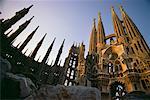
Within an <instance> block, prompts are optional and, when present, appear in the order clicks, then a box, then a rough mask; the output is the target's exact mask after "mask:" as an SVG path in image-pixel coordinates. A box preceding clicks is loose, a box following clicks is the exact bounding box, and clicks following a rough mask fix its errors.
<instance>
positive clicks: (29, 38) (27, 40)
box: [19, 26, 39, 51]
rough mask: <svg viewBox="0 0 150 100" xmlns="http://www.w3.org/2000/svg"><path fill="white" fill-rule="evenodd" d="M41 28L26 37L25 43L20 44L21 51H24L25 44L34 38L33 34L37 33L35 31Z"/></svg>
mask: <svg viewBox="0 0 150 100" xmlns="http://www.w3.org/2000/svg"><path fill="white" fill-rule="evenodd" d="M38 28H39V26H38V27H37V28H36V29H35V30H34V31H33V32H32V33H31V34H30V35H29V36H28V37H27V38H26V40H25V41H24V42H23V44H22V45H21V46H20V48H19V51H22V50H23V49H24V48H25V46H26V45H27V44H28V42H29V41H30V40H31V39H32V37H33V35H34V34H35V32H36V31H37V29H38Z"/></svg>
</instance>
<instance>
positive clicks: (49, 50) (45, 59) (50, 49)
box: [42, 38, 56, 63]
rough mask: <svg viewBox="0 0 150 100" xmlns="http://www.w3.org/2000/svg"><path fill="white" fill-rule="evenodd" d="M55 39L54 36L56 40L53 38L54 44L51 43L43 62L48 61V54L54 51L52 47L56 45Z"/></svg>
mask: <svg viewBox="0 0 150 100" xmlns="http://www.w3.org/2000/svg"><path fill="white" fill-rule="evenodd" d="M55 39H56V38H54V40H53V42H52V44H51V45H50V47H49V48H48V50H47V52H46V55H45V56H44V58H43V60H42V62H43V63H46V61H47V58H48V56H49V54H50V52H51V51H52V48H53V45H54V42H55Z"/></svg>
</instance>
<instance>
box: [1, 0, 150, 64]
mask: <svg viewBox="0 0 150 100" xmlns="http://www.w3.org/2000/svg"><path fill="white" fill-rule="evenodd" d="M31 4H33V5H34V6H33V7H32V8H31V9H30V11H29V13H28V14H27V15H26V16H25V17H24V18H23V19H21V20H20V21H18V22H17V23H16V24H15V25H13V27H12V28H11V29H13V32H14V31H15V30H16V29H17V28H18V25H21V24H22V23H23V22H25V21H26V20H27V19H30V18H31V17H32V16H35V17H34V18H33V20H32V21H31V23H30V24H29V26H28V27H27V28H26V29H25V30H24V31H23V32H22V33H21V34H20V35H19V36H18V37H17V40H16V41H15V43H14V45H15V46H16V45H17V44H18V43H20V42H21V43H23V41H24V40H25V38H26V37H27V36H28V35H29V34H30V33H31V32H32V31H33V30H34V29H35V28H36V27H37V26H38V25H39V26H40V27H39V29H38V30H37V32H36V34H35V35H34V37H33V39H32V40H31V41H30V42H29V44H28V45H27V46H26V48H25V49H24V50H23V52H24V51H25V50H26V49H27V48H28V52H27V54H26V55H28V54H29V53H30V52H31V51H32V50H34V48H35V46H36V44H37V43H38V41H39V40H40V39H41V38H42V37H43V36H44V34H45V33H47V36H46V38H45V40H44V42H43V44H42V46H41V48H40V49H39V51H38V54H37V56H36V58H35V60H37V59H38V57H39V56H41V58H40V60H42V58H43V56H44V55H45V53H46V51H47V49H48V47H49V45H50V44H51V42H52V41H53V39H54V38H55V37H56V41H55V44H54V47H53V50H52V52H51V54H50V56H49V64H50V63H51V61H52V60H55V58H56V55H57V52H58V49H59V47H60V45H61V43H62V41H63V39H64V38H65V39H66V41H65V45H64V49H63V53H62V56H61V59H63V60H62V64H61V65H63V62H64V60H65V58H66V57H67V55H68V52H69V48H70V47H71V45H72V44H73V43H74V42H75V44H76V43H77V44H79V43H81V42H82V41H83V42H84V44H85V46H86V54H87V50H88V47H89V37H90V33H91V30H92V23H93V22H92V21H93V18H96V19H97V16H98V11H100V12H101V16H102V20H103V24H104V28H105V33H106V35H108V34H111V33H114V30H113V24H112V18H111V11H110V7H111V6H114V8H115V11H116V13H117V15H118V16H119V17H120V18H121V14H120V11H119V8H118V5H120V4H121V5H122V6H123V8H124V9H125V11H126V12H127V14H128V15H129V16H130V18H131V19H132V20H133V22H134V23H135V24H136V25H137V27H138V28H139V30H140V32H141V34H142V35H143V36H144V38H145V40H146V42H147V43H148V45H149V46H150V29H149V28H150V20H149V18H150V1H149V0H0V11H1V12H2V14H1V15H0V18H4V19H7V18H11V17H12V16H14V15H15V12H16V11H19V10H21V9H23V8H24V7H28V6H30V5H31ZM13 32H12V33H13Z"/></svg>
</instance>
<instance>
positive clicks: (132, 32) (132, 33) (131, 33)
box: [119, 6, 150, 55]
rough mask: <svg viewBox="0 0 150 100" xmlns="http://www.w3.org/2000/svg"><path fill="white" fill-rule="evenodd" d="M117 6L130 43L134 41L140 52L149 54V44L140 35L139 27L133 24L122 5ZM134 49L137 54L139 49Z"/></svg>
mask: <svg viewBox="0 0 150 100" xmlns="http://www.w3.org/2000/svg"><path fill="white" fill-rule="evenodd" d="M119 8H120V11H121V15H122V20H123V23H124V26H125V29H126V33H127V35H128V37H129V38H130V43H132V41H134V45H138V47H137V48H139V50H140V51H141V52H142V53H144V55H145V53H147V54H148V55H149V54H150V49H149V46H148V45H147V43H146V41H145V40H144V38H143V36H142V35H141V33H140V31H139V29H138V28H137V26H136V25H135V24H134V22H133V21H132V19H131V18H130V17H129V16H128V15H127V13H126V12H125V10H124V9H123V7H122V6H120V7H119ZM132 46H133V45H132ZM133 48H135V47H133ZM141 49H143V50H141ZM136 51H137V52H136V54H139V53H138V52H139V51H138V50H136ZM143 51H144V52H143Z"/></svg>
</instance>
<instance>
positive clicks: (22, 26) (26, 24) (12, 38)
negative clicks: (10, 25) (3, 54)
mask: <svg viewBox="0 0 150 100" xmlns="http://www.w3.org/2000/svg"><path fill="white" fill-rule="evenodd" d="M33 17H34V16H33ZM33 17H32V18H31V19H29V20H27V21H26V22H25V23H23V24H22V25H20V26H19V28H18V29H17V30H16V31H15V32H14V33H13V34H12V35H10V37H8V39H9V42H12V41H13V40H14V39H15V38H16V37H17V36H18V35H19V34H20V33H21V32H22V31H23V30H24V29H25V28H26V27H27V26H28V25H29V23H30V21H31V20H32V19H33Z"/></svg>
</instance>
